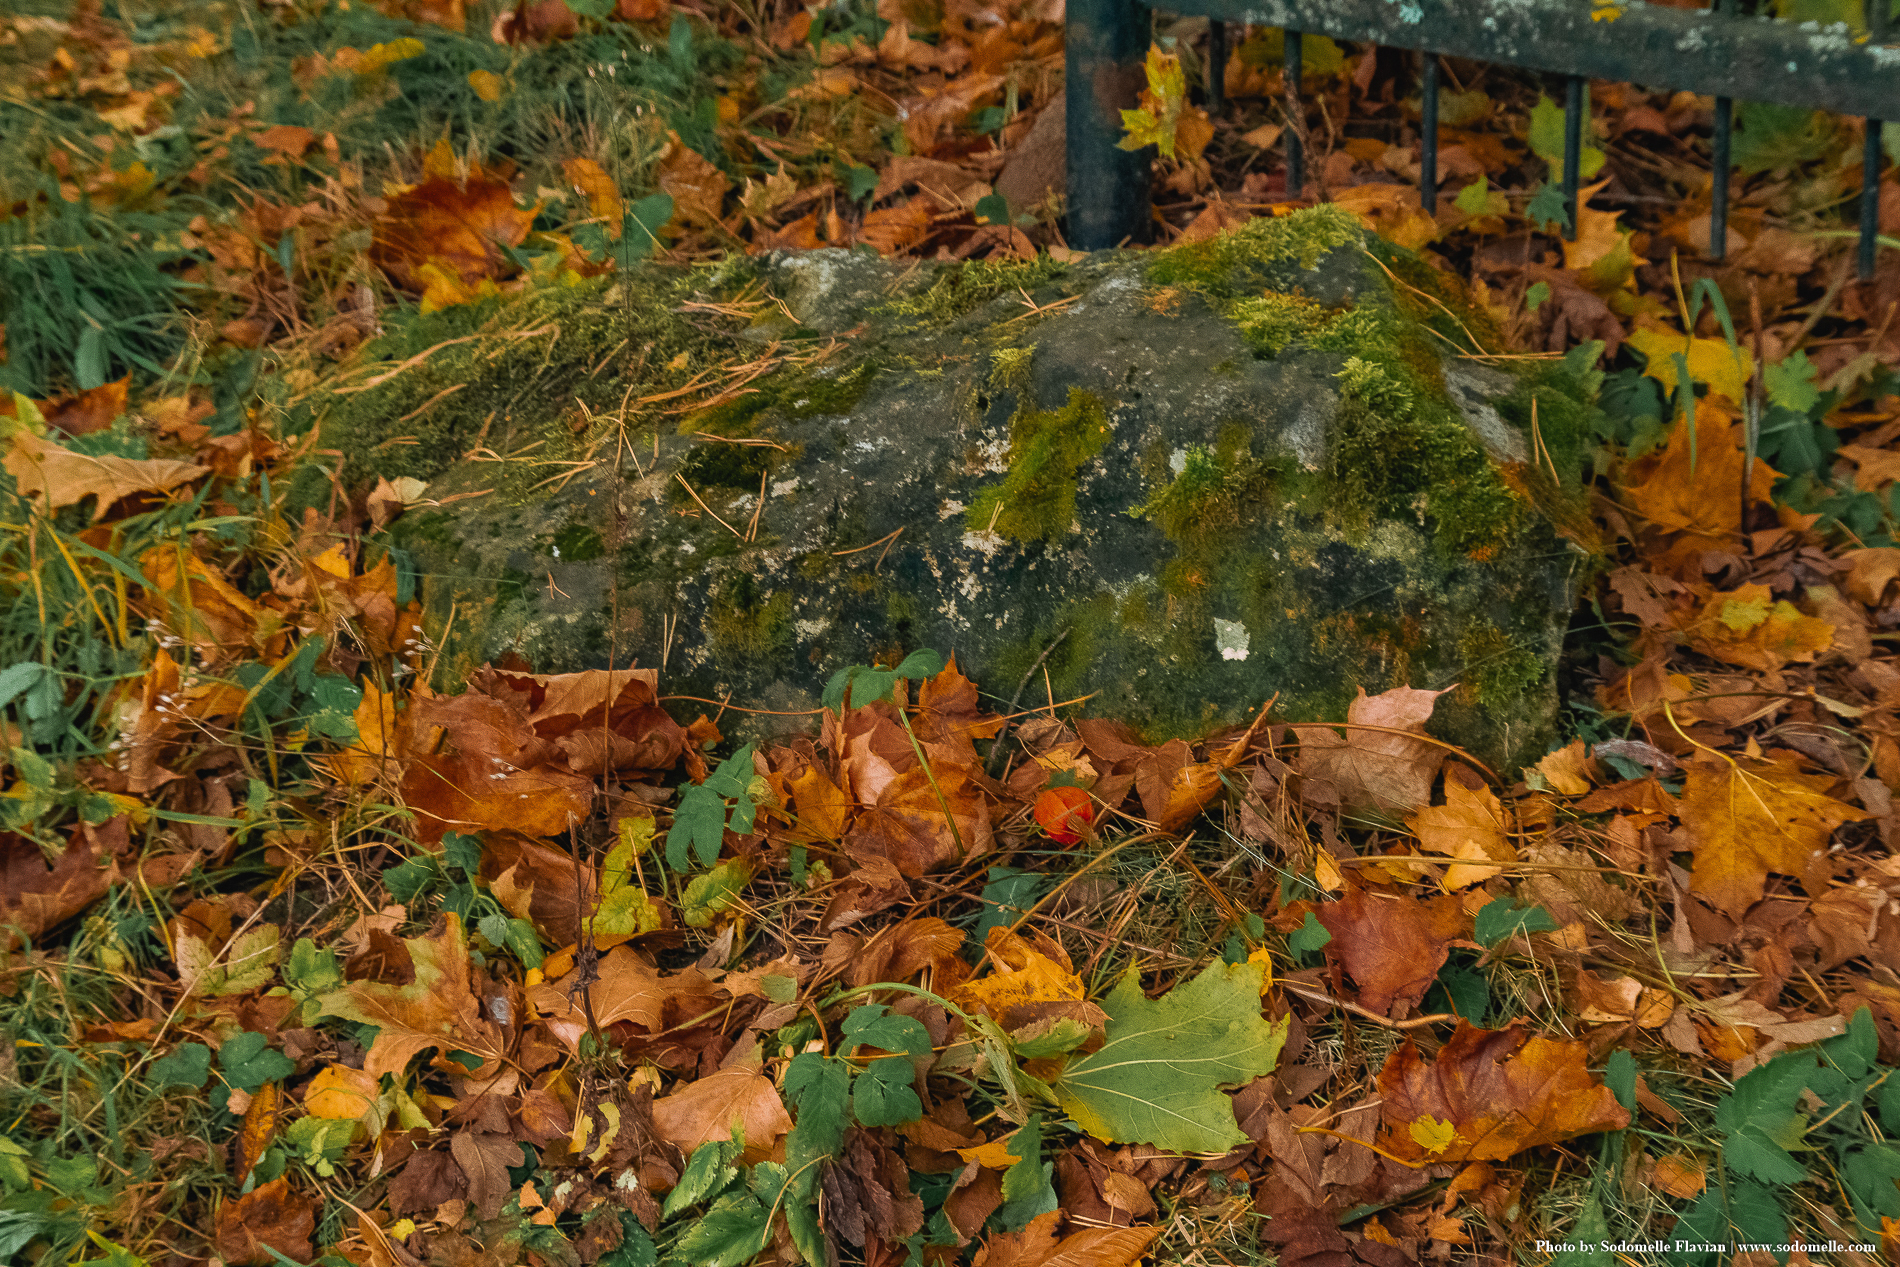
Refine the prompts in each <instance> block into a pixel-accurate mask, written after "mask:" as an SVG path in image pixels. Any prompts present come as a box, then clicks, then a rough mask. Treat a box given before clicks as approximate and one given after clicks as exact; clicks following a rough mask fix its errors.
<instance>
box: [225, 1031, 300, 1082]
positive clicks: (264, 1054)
mask: <svg viewBox="0 0 1900 1267" xmlns="http://www.w3.org/2000/svg"><path fill="white" fill-rule="evenodd" d="M218 1067H219V1068H221V1069H223V1070H224V1076H225V1077H226V1078H227V1079H229V1080H230V1082H231V1085H232V1086H234V1087H237V1088H239V1089H240V1090H244V1091H255V1090H257V1089H258V1088H259V1087H261V1086H263V1085H264V1084H265V1083H267V1082H276V1081H278V1080H279V1079H282V1078H288V1077H289V1076H290V1075H291V1074H292V1073H294V1072H296V1069H297V1065H296V1062H295V1061H293V1060H291V1059H290V1057H288V1056H286V1055H284V1053H282V1052H281V1051H272V1050H270V1040H269V1039H267V1038H265V1037H264V1036H263V1035H262V1034H260V1033H258V1032H257V1031H256V1030H248V1029H247V1030H245V1031H244V1032H243V1033H240V1034H234V1035H232V1036H231V1037H230V1038H229V1039H227V1040H226V1041H225V1044H224V1046H222V1047H220V1048H218Z"/></svg>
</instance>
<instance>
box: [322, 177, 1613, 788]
mask: <svg viewBox="0 0 1900 1267" xmlns="http://www.w3.org/2000/svg"><path fill="white" fill-rule="evenodd" d="M483 321H486V324H485V325H482V324H478V323H480V322H483ZM502 321H507V322H509V323H510V325H509V328H507V329H503V328H501V325H500V323H501V322H502ZM1488 331H1489V326H1488V325H1487V324H1486V322H1485V320H1484V318H1483V316H1482V314H1481V313H1480V312H1477V311H1473V310H1472V309H1471V307H1470V306H1469V305H1468V304H1466V303H1465V302H1464V301H1463V300H1462V299H1461V298H1460V297H1459V295H1458V294H1457V293H1456V292H1455V289H1454V288H1453V287H1452V286H1451V285H1449V284H1448V283H1446V282H1444V281H1443V280H1442V279H1441V278H1439V276H1438V275H1437V274H1434V273H1433V272H1432V271H1431V270H1429V269H1427V268H1426V267H1425V266H1424V265H1423V264H1421V263H1420V262H1419V261H1418V260H1417V259H1416V258H1415V257H1412V256H1410V255H1409V254H1407V253H1404V252H1401V251H1398V250H1396V249H1395V248H1391V247H1389V246H1387V245H1385V244H1383V243H1380V242H1378V241H1376V240H1373V241H1368V240H1367V239H1366V238H1365V237H1364V236H1363V235H1362V233H1361V231H1360V229H1359V228H1358V226H1357V223H1356V222H1355V221H1353V220H1352V219H1351V218H1350V217H1348V216H1346V215H1345V214H1344V213H1342V212H1339V211H1337V210H1335V209H1332V208H1320V209H1317V210H1312V211H1306V212H1301V213H1298V214H1296V215H1292V216H1288V217H1285V218H1280V219H1262V220H1255V221H1253V222H1252V223H1251V224H1250V225H1248V226H1247V227H1245V228H1243V229H1241V230H1237V231H1235V232H1233V233H1231V234H1227V235H1224V236H1223V237H1221V238H1217V239H1215V240H1214V241H1212V242H1207V243H1202V244H1198V245H1193V246H1185V247H1180V248H1177V249H1174V250H1171V251H1163V252H1154V253H1134V252H1119V253H1118V252H1102V253H1098V254H1095V255H1092V256H1089V257H1086V258H1085V259H1081V260H1079V261H1076V262H1073V263H1069V264H1066V265H1065V264H1057V263H1054V262H1051V261H1049V260H1047V259H1044V260H1041V261H1037V262H1034V263H1024V264H1000V265H998V264H963V265H955V264H937V263H925V264H916V263H905V262H895V261H887V260H882V259H879V258H878V257H876V256H873V255H869V254H867V253H863V252H846V251H838V250H827V251H815V252H810V253H806V254H779V255H772V256H766V257H761V258H758V259H756V260H736V261H732V262H728V263H727V264H725V265H722V266H720V267H719V268H717V269H707V268H701V269H698V270H694V271H687V270H679V269H674V270H668V269H664V268H658V267H655V268H650V269H647V270H645V271H643V272H642V273H640V274H637V275H635V276H633V277H630V278H628V279H625V280H622V281H619V282H614V283H612V284H611V285H608V284H607V283H597V284H596V285H595V286H594V287H591V288H579V289H576V290H572V291H567V292H550V293H544V294H543V295H541V296H539V297H538V298H536V299H534V300H533V301H532V302H531V303H530V304H528V305H527V306H526V308H525V309H524V308H523V307H522V306H521V305H515V306H513V307H504V308H501V309H499V311H496V310H493V309H491V310H487V311H485V312H472V311H471V312H462V313H459V314H457V313H453V312H452V313H450V314H444V316H443V317H442V318H441V319H431V321H430V322H425V323H423V324H422V325H420V326H418V327H417V328H415V329H412V330H410V331H409V332H408V333H406V334H405V335H404V336H403V337H402V338H400V339H392V340H390V341H388V344H387V346H385V347H382V348H380V349H377V351H378V352H380V354H381V355H382V356H383V358H384V359H383V360H382V361H381V362H380V363H379V365H378V366H377V367H375V369H374V370H372V369H370V368H369V367H365V368H364V369H363V370H362V371H361V372H360V373H359V374H358V376H357V377H356V378H355V379H354V380H353V385H355V384H361V383H367V382H370V381H372V380H373V379H374V378H375V375H377V374H385V375H387V377H385V378H383V379H381V380H380V381H378V382H377V385H376V386H374V387H373V388H370V389H369V390H360V391H355V392H349V393H346V394H342V395H337V396H333V397H330V398H328V399H327V400H325V401H323V402H321V403H320V404H319V409H320V410H321V412H322V416H323V418H324V422H323V435H322V440H323V446H322V447H328V448H334V449H339V450H342V451H344V452H346V453H348V454H349V455H350V458H349V461H350V465H349V466H348V467H347V469H348V470H350V471H352V472H354V474H355V475H356V476H357V477H358V478H361V477H364V476H365V475H367V474H370V473H374V474H379V475H383V476H389V477H395V476H401V475H409V476H413V477H417V478H421V479H425V480H428V481H429V488H428V491H427V493H426V497H427V498H429V499H432V500H435V501H438V502H440V503H442V504H441V505H440V506H438V507H427V506H414V507H412V508H411V509H410V510H409V511H408V512H407V514H406V515H404V516H403V517H402V518H401V519H399V520H398V521H397V522H396V523H395V525H394V526H393V528H392V529H391V532H390V534H389V540H390V541H391V543H392V544H393V545H394V546H395V547H396V548H397V550H398V551H399V553H398V556H397V557H398V559H399V561H401V562H402V563H404V564H405V566H406V567H408V568H409V569H410V570H411V572H412V574H413V575H414V576H416V577H418V578H419V580H420V588H421V594H422V596H423V598H424V602H425V606H426V610H427V613H428V628H429V630H430V631H431V636H432V637H433V638H434V639H435V640H436V641H437V642H439V643H441V644H442V646H443V657H442V660H441V666H442V667H441V670H440V671H441V672H442V674H443V675H444V676H445V677H453V675H454V673H455V672H457V671H458V669H459V668H460V667H461V666H465V665H467V664H470V663H473V662H477V661H480V660H483V659H499V658H501V657H503V656H505V655H507V654H508V653H510V652H513V653H516V654H518V655H519V656H521V657H523V658H524V659H526V660H527V661H528V662H530V663H531V664H532V665H533V666H534V667H535V668H537V669H539V670H543V671H562V670H571V669H578V668H582V667H588V666H600V665H605V664H607V663H608V662H609V661H611V662H612V663H613V664H615V665H617V666H625V665H628V664H630V663H633V662H636V661H637V662H638V663H639V664H641V665H645V666H661V667H663V675H662V681H663V684H664V689H666V690H667V691H669V692H673V693H678V694H684V695H692V696H699V697H703V698H706V699H710V700H725V699H728V698H730V699H731V700H732V702H734V703H735V704H741V705H746V706H750V707H753V708H761V709H775V710H783V711H788V712H789V711H795V710H799V709H810V708H815V707H816V705H817V697H818V694H819V692H820V691H821V690H822V688H823V684H824V682H825V681H826V679H827V678H828V677H829V676H830V675H831V674H832V673H833V672H835V671H836V670H837V669H839V668H841V667H843V666H846V665H849V664H854V663H870V662H873V661H876V662H882V663H894V662H895V660H896V659H897V658H898V657H901V656H902V655H903V654H904V653H905V652H907V651H910V650H913V649H916V648H918V647H932V648H935V649H937V650H940V651H944V652H955V653H956V656H957V660H958V663H959V664H960V666H961V667H962V668H963V669H964V670H965V671H966V672H968V673H970V674H971V675H972V676H973V677H975V678H976V679H977V680H978V681H979V683H980V684H981V685H982V686H983V688H984V689H986V690H987V691H988V692H990V693H991V695H992V696H993V697H994V703H995V706H997V707H1001V706H1002V705H1003V704H1006V703H1008V702H1010V701H1011V700H1012V699H1013V698H1014V697H1016V696H1017V695H1018V693H1019V691H1020V695H1021V705H1022V706H1037V705H1043V704H1046V703H1048V702H1049V701H1050V699H1051V698H1053V699H1054V700H1055V701H1056V702H1057V703H1059V704H1060V703H1062V702H1063V701H1071V700H1076V699H1078V698H1081V697H1087V703H1086V705H1084V707H1086V709H1087V710H1088V711H1089V712H1091V713H1093V714H1096V715H1106V716H1113V717H1117V718H1121V719H1124V720H1127V721H1129V722H1131V723H1132V724H1134V725H1135V726H1137V727H1138V728H1141V729H1142V730H1144V731H1145V732H1146V733H1147V734H1148V735H1149V736H1150V737H1151V738H1159V737H1164V736H1167V735H1171V734H1195V733H1199V732H1202V731H1205V730H1207V729H1210V728H1212V727H1215V726H1216V725H1218V724H1221V723H1223V722H1231V721H1235V720H1238V719H1241V718H1243V717H1245V716H1246V715H1247V714H1249V713H1250V712H1251V711H1252V710H1254V709H1256V708H1258V706H1259V705H1260V704H1262V703H1263V702H1264V701H1266V700H1268V699H1270V698H1273V699H1276V700H1277V702H1276V703H1275V706H1274V708H1275V714H1276V715H1277V716H1281V717H1285V718H1288V719H1292V720H1312V719H1320V718H1342V717H1343V716H1344V713H1345V709H1346V705H1347V704H1348V702H1349V701H1350V700H1351V699H1352V698H1353V696H1354V693H1355V690H1356V689H1361V688H1363V689H1364V690H1365V691H1367V692H1369V693H1377V692H1379V691H1381V690H1385V689H1387V688H1389V687H1392V686H1396V685H1411V686H1416V687H1426V688H1434V689H1436V688H1441V687H1449V686H1452V685H1454V684H1457V685H1458V689H1457V690H1456V691H1453V692H1451V693H1450V694H1448V695H1446V696H1445V697H1444V698H1443V699H1442V700H1441V701H1440V703H1439V707H1438V712H1437V715H1436V717H1435V719H1434V729H1435V730H1437V731H1438V733H1440V734H1441V735H1442V736H1444V737H1445V738H1447V739H1450V740H1453V741H1454V742H1458V743H1462V744H1464V745H1467V746H1469V747H1470V748H1471V749H1472V750H1473V751H1474V752H1475V753H1477V754H1478V755H1479V756H1481V757H1484V758H1485V759H1487V760H1489V761H1491V762H1493V763H1494V764H1497V763H1521V762H1523V761H1526V760H1529V759H1534V758H1535V757H1536V756H1538V755H1540V754H1541V752H1542V751H1543V750H1544V749H1543V748H1542V746H1541V745H1542V744H1543V743H1544V742H1545V741H1546V740H1547V739H1548V738H1549V737H1550V735H1551V733H1552V722H1553V718H1554V713H1555V708H1556V694H1555V666H1556V663H1557V658H1558V652H1559V647H1560V644H1561V642H1562V639H1563V635H1564V630H1565V625H1566V620H1567V618H1568V615H1569V612H1570V609H1571V604H1572V601H1573V598H1574V594H1575V587H1576V581H1577V578H1578V576H1579V574H1580V571H1581V567H1582V565H1583V564H1584V563H1585V561H1586V555H1585V554H1584V553H1583V552H1582V551H1581V550H1579V549H1577V548H1576V547H1574V546H1571V545H1569V544H1568V543H1567V542H1566V541H1565V540H1564V539H1562V538H1561V537H1560V536H1559V534H1558V532H1557V531H1556V530H1555V529H1554V527H1553V525H1554V524H1563V523H1569V522H1572V521H1575V520H1577V519H1579V518H1581V516H1580V515H1579V513H1578V507H1579V505H1580V500H1581V494H1580V491H1579V488H1578V477H1577V469H1578V464H1579V454H1580V451H1581V449H1582V446H1583V444H1584V441H1585V437H1586V436H1587V434H1588V432H1589V421H1590V411H1591V408H1592V406H1591V404H1590V393H1591V390H1592V389H1593V386H1594V384H1593V382H1591V381H1590V374H1589V372H1588V371H1587V369H1586V368H1585V367H1584V363H1583V362H1582V361H1581V360H1580V359H1573V361H1572V362H1553V361H1539V360H1512V359H1500V358H1497V357H1495V356H1491V355H1488V354H1489V353H1491V352H1495V351H1496V348H1495V346H1492V345H1491V344H1485V345H1480V344H1477V343H1474V339H1476V340H1486V339H1488V338H1492V339H1493V342H1494V338H1493V336H1490V335H1489V334H1488ZM470 335H472V336H474V337H467V336H470ZM453 339H461V340H462V341H461V342H456V343H451V342H449V340H453ZM1469 353H1478V355H1476V356H1473V355H1467V354H1469ZM1495 367H1504V368H1502V369H1500V368H1495ZM392 370H394V371H396V372H395V373H393V374H391V373H389V371H392ZM445 392H446V393H448V394H447V395H443V393H445ZM1533 401H1534V402H1535V403H1534V404H1533ZM418 411H420V412H418ZM398 419H400V420H401V421H399V422H397V421H394V420H398ZM1533 419H1535V423H1533ZM392 432H393V433H394V434H392ZM464 455H467V456H464ZM761 494H763V497H764V504H763V506H761V505H760V497H761ZM768 720H769V721H771V722H774V723H778V724H780V727H781V728H782V726H783V725H784V724H790V723H794V722H796V720H797V719H796V718H772V719H768ZM731 721H732V715H731V714H728V715H727V718H726V722H728V723H730V722H731Z"/></svg>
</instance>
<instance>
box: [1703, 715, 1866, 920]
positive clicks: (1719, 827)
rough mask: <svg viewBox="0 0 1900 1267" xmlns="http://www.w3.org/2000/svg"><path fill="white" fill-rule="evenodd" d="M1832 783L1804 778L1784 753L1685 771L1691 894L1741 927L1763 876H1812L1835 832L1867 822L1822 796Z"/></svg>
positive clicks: (1826, 777) (1715, 760)
mask: <svg viewBox="0 0 1900 1267" xmlns="http://www.w3.org/2000/svg"><path fill="white" fill-rule="evenodd" d="M1839 782H1840V778H1839V776H1837V775H1833V774H1808V773H1806V772H1804V771H1803V770H1802V768H1801V759H1800V758H1799V757H1798V756H1796V755H1795V754H1794V753H1792V752H1785V751H1783V752H1775V753H1771V754H1770V755H1769V756H1768V757H1767V758H1766V759H1763V760H1754V759H1750V758H1746V757H1744V758H1741V759H1740V760H1736V759H1731V758H1728V757H1724V756H1719V755H1712V756H1711V757H1710V758H1709V759H1708V760H1704V761H1697V762H1694V763H1692V764H1691V765H1690V766H1689V767H1688V769H1687V771H1686V776H1685V778H1684V782H1683V789H1682V804H1681V814H1682V825H1683V827H1685V828H1686V829H1687V830H1688V831H1689V834H1690V836H1691V837H1692V838H1693V839H1694V841H1695V869H1694V870H1693V871H1692V872H1691V873H1690V876H1689V888H1690V891H1691V892H1694V893H1697V894H1700V895H1701V896H1702V897H1705V898H1707V899H1708V900H1709V902H1710V903H1711V904H1713V905H1714V906H1715V907H1716V908H1717V909H1719V910H1722V911H1726V912H1727V913H1728V914H1730V915H1732V916H1734V917H1735V918H1737V919H1740V918H1741V917H1742V915H1743V913H1744V912H1746V911H1747V910H1748V908H1749V907H1750V906H1752V905H1754V903H1756V902H1758V901H1760V900H1761V896H1762V893H1763V892H1764V891H1765V890H1766V887H1767V881H1768V873H1769V872H1770V871H1779V872H1781V873H1782V874H1783V875H1793V876H1806V875H1809V874H1811V873H1812V872H1813V871H1814V869H1815V868H1816V864H1818V863H1820V862H1821V860H1822V859H1824V858H1825V856H1826V854H1827V847H1828V842H1829V839H1830V838H1831V837H1832V836H1833V834H1834V829H1835V828H1836V827H1839V826H1840V825H1841V824H1842V823H1857V822H1860V821H1862V820H1863V819H1867V818H1871V817H1873V816H1872V815H1871V814H1869V813H1868V812H1867V811H1865V810H1860V809H1855V808H1854V807H1853V806H1852V805H1848V804H1845V803H1843V802H1841V801H1837V800H1835V799H1834V798H1833V797H1831V796H1829V795H1827V792H1828V790H1829V789H1830V788H1832V787H1834V786H1835V785H1836V784H1837V783H1839ZM1820 870H1821V872H1822V873H1823V874H1825V871H1826V868H1825V867H1821V868H1820ZM1817 882H1818V881H1817ZM1822 887H1823V888H1825V885H1823V886H1822Z"/></svg>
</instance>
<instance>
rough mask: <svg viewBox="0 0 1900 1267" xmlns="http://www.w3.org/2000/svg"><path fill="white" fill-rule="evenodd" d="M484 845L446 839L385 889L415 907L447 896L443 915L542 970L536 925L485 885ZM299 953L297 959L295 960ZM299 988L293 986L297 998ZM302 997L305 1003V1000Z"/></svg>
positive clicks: (389, 879) (394, 871)
mask: <svg viewBox="0 0 1900 1267" xmlns="http://www.w3.org/2000/svg"><path fill="white" fill-rule="evenodd" d="M481 867H482V842H481V840H480V839H479V838H478V837H475V836H468V835H464V834H463V833H461V832H453V831H452V832H448V833H446V834H444V835H443V837H442V852H441V853H440V854H432V853H420V854H417V855H415V856H414V857H411V858H406V859H404V860H403V861H401V862H399V863H397V864H396V865H395V866H393V867H390V868H389V869H387V870H386V871H384V872H383V886H384V887H385V888H387V889H388V890H389V892H390V895H391V896H393V897H394V898H395V899H396V900H397V901H399V902H404V903H415V902H417V901H419V900H425V899H428V898H430V897H433V896H434V895H436V894H438V893H439V894H440V895H441V902H442V909H443V910H445V911H453V912H455V914H457V915H459V916H461V917H462V919H463V920H464V921H466V922H467V923H469V924H472V925H474V927H475V931H476V932H478V933H480V934H481V936H482V938H483V940H485V941H486V942H487V943H488V944H489V946H490V947H491V948H493V949H495V950H508V951H511V952H513V954H514V956H515V957H516V958H517V959H519V960H520V961H521V962H522V965H523V966H524V967H529V968H538V967H540V966H541V959H542V954H541V938H540V935H539V934H537V933H536V932H535V931H534V925H533V924H531V923H529V922H528V921H527V920H525V919H518V918H515V917H514V916H511V915H510V914H509V913H508V912H507V910H506V909H504V908H503V907H502V905H501V903H500V902H498V901H496V900H495V896H494V894H492V893H490V892H489V891H488V887H487V886H486V885H485V884H483V883H481V880H480V875H481ZM295 953H296V952H295V950H294V949H293V951H292V954H293V956H294V955H295ZM297 990H298V987H297V985H296V983H292V992H293V993H296V992H297ZM299 997H302V996H301V995H300V996H299Z"/></svg>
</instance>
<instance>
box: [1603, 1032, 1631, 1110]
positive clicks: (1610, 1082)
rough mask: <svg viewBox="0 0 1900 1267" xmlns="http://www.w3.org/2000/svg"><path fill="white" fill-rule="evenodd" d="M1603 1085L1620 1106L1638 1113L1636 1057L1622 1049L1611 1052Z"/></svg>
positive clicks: (1604, 1073)
mask: <svg viewBox="0 0 1900 1267" xmlns="http://www.w3.org/2000/svg"><path fill="white" fill-rule="evenodd" d="M1603 1085H1604V1086H1606V1087H1608V1088H1609V1089H1610V1093H1611V1094H1612V1095H1614V1096H1615V1097H1616V1102H1617V1103H1618V1104H1620V1105H1622V1106H1623V1107H1624V1108H1625V1109H1627V1110H1629V1111H1630V1112H1631V1113H1634V1112H1636V1057H1634V1056H1632V1055H1630V1054H1629V1053H1628V1052H1627V1051H1624V1050H1623V1049H1621V1048H1618V1049H1617V1050H1616V1051H1613V1052H1611V1053H1610V1059H1609V1061H1608V1063H1606V1064H1605V1065H1604V1066H1603Z"/></svg>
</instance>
